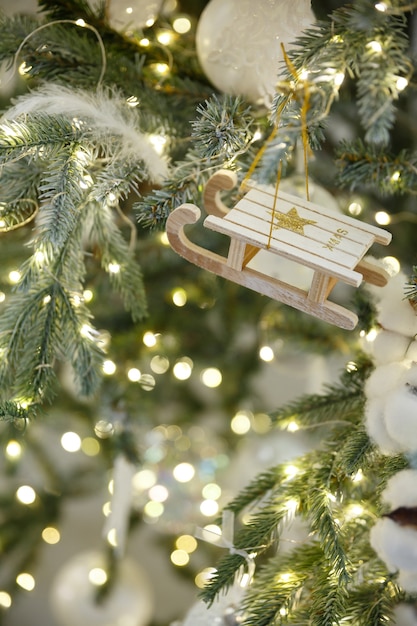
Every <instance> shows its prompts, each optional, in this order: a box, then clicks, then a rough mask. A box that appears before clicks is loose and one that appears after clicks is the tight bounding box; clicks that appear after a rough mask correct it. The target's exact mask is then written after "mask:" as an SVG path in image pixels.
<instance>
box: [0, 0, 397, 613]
mask: <svg viewBox="0 0 417 626" xmlns="http://www.w3.org/2000/svg"><path fill="white" fill-rule="evenodd" d="M375 8H376V9H377V10H379V11H386V10H388V5H387V4H386V3H383V2H382V3H377V4H376V5H375ZM129 11H132V9H129V8H127V9H126V13H128V14H129ZM154 22H155V20H154V19H151V20H149V21H148V22H147V23H146V26H147V27H151V26H153V24H154ZM76 23H77V25H78V26H81V27H82V26H85V23H84V22H83V20H77V22H76ZM191 28H192V22H191V19H190V18H189V17H187V16H185V15H180V16H178V17H176V18H175V19H174V20H173V21H172V29H168V28H166V27H165V28H163V29H160V30H159V31H158V32H157V33H156V42H157V44H155V42H151V41H150V39H148V38H147V37H142V38H141V39H140V40H139V42H138V43H139V46H140V47H142V48H144V49H145V48H147V47H149V46H151V45H160V46H161V47H162V48H163V49H164V50H165V51H166V52H167V54H166V56H167V61H166V62H160V63H156V64H155V65H154V66H153V68H152V69H153V70H154V72H155V75H157V76H160V77H161V79H162V78H163V77H164V76H166V75H167V74H169V72H170V71H171V67H172V62H171V53H170V52H169V46H170V44H172V43H173V42H174V41H175V38H176V37H178V36H181V35H182V34H186V33H188V32H189V31H190V29H191ZM368 45H369V47H370V48H371V49H372V51H373V52H375V53H376V54H378V53H381V52H382V51H383V48H382V46H381V43H380V42H378V41H370V42H369V44H368ZM29 71H30V67H28V66H27V65H26V64H25V63H22V64H21V65H20V67H19V73H20V75H21V76H23V77H24V76H25V75H27V74H28V72H29ZM334 80H335V81H336V82H337V83H338V85H340V84H341V81H342V80H343V78H342V77H341V76H339V75H337V76H336V74H335V77H334ZM407 84H408V80H407V79H406V78H405V77H398V78H397V81H396V88H397V89H398V91H401V90H403V89H405V88H406V87H407ZM138 104H139V102H138V99H137V98H136V97H135V96H131V97H130V98H127V105H128V106H131V107H135V106H137V105H138ZM76 123H77V120H74V124H76ZM8 132H12V131H11V130H10V128H9V129H8ZM16 132H18V131H16ZM149 141H150V142H151V143H152V145H153V146H154V148H155V150H156V151H157V152H158V153H159V154H163V152H164V149H165V147H166V144H167V138H166V137H165V136H163V135H150V136H149ZM77 157H78V158H79V159H80V162H81V163H82V164H83V165H86V163H87V162H88V156H87V155H86V154H85V152H84V151H79V154H78V155H77ZM399 177H400V172H395V173H394V174H393V175H392V178H391V180H392V183H393V184H395V183H397V182H398V180H399ZM79 184H80V187H81V188H83V189H87V188H89V187H90V186H91V185H92V184H93V180H92V178H91V176H89V175H85V176H83V178H82V179H80V182H79ZM107 200H108V203H109V205H113V204H114V203H115V202H116V200H117V198H116V197H115V196H114V195H110V196H109V197H108V199H107ZM2 208H3V207H2V205H1V204H0V228H2V227H3V226H4V222H3V220H1V211H2ZM347 212H348V213H349V214H351V215H352V216H355V217H357V216H359V215H360V214H361V213H362V212H363V206H362V203H361V200H360V199H356V198H355V199H353V200H351V201H350V202H349V204H348V206H347ZM374 220H375V222H376V223H377V224H378V225H381V226H387V225H389V224H390V223H391V220H392V218H391V216H390V215H389V214H388V213H387V212H386V211H382V210H379V211H377V212H375V214H374ZM159 241H160V244H161V245H162V246H167V245H169V244H168V240H167V237H166V235H165V234H161V235H159ZM35 259H36V262H37V263H39V264H40V265H41V264H42V262H43V260H44V257H43V251H42V250H37V251H36V252H35ZM383 262H384V264H385V265H386V267H388V268H389V270H390V272H391V273H392V274H395V273H397V272H399V271H400V263H399V261H398V259H396V258H395V257H385V258H384V259H383ZM107 270H108V271H109V272H110V273H115V274H116V273H118V272H120V271H122V266H121V264H120V263H119V262H118V260H117V259H114V260H113V261H112V263H111V264H109V266H108V268H107ZM20 280H21V274H20V272H19V270H18V269H15V268H13V269H10V270H8V271H7V275H6V276H5V277H4V278H3V282H4V283H5V284H6V283H8V284H9V285H10V286H13V285H16V284H18V283H19V281H20ZM94 297H95V294H94V291H93V289H85V290H84V291H83V293H82V294H75V295H74V298H75V300H76V299H77V298H78V301H79V302H81V301H84V302H86V303H89V302H91V301H92V300H93V299H94ZM170 298H171V301H172V303H173V305H174V306H176V307H186V306H187V302H188V293H187V290H186V288H184V287H183V286H180V285H179V286H178V287H176V288H175V289H173V290H172V291H171V293H170ZM6 302H7V293H6V292H4V291H0V307H1V306H2V305H4V304H5V303H6ZM377 332H378V330H377V329H372V330H371V331H370V332H367V333H365V331H362V332H361V338H362V340H363V341H365V342H368V343H370V342H372V341H373V340H374V339H375V337H376V335H377ZM80 333H82V334H84V335H85V336H89V337H91V338H92V340H96V336H95V333H94V329H93V328H92V327H90V326H88V325H84V326H83V327H82V328H81V329H80ZM110 339H111V338H110V337H107V338H104V339H103V337H101V340H102V341H106V342H107V343H108V344H110ZM141 341H142V343H143V345H144V347H145V349H147V350H148V351H149V371H142V369H143V368H141V367H139V366H138V365H136V364H129V366H128V367H126V365H125V364H124V363H118V362H117V360H116V359H113V358H111V355H109V356H108V358H106V359H105V360H104V362H103V375H104V376H105V377H112V376H115V375H119V376H120V375H121V376H124V377H125V378H126V381H127V382H128V383H129V384H138V385H140V387H141V388H142V390H143V391H145V392H149V393H152V392H153V391H154V390H155V389H157V387H158V384H159V382H158V377H161V376H163V375H165V374H167V373H169V372H171V373H172V376H173V377H174V378H175V379H176V381H177V382H178V383H179V384H180V383H181V382H184V381H186V380H189V379H190V378H191V377H192V376H196V377H198V379H199V381H200V383H201V384H202V385H203V386H205V387H207V388H210V389H215V388H219V387H221V385H222V381H223V376H222V372H221V370H220V369H219V368H218V367H216V366H213V365H208V366H207V367H205V368H203V369H201V370H200V371H197V370H196V368H195V364H194V362H193V359H192V358H191V357H189V356H187V355H184V356H181V357H179V358H176V359H175V360H174V362H171V360H170V358H169V357H168V356H167V355H166V354H164V353H163V352H161V351H160V350H159V347H160V346H161V345H162V337H161V334H160V333H158V332H155V331H154V330H152V329H148V330H146V332H144V334H143V336H142V337H141ZM275 358H276V355H275V352H274V347H273V346H271V345H268V344H267V343H265V345H261V346H260V347H259V359H260V360H261V361H262V362H264V363H271V364H272V363H273V362H274V360H275ZM347 367H348V368H349V367H351V368H354V367H355V364H354V363H353V362H352V363H349V364H348V365H347ZM23 403H24V401H22V404H23ZM270 428H271V420H270V418H269V417H268V416H267V415H266V414H262V413H257V414H256V413H255V414H254V413H252V412H251V411H248V410H246V409H244V410H243V409H242V410H238V411H237V412H236V413H235V414H234V415H233V416H231V418H230V430H231V431H232V433H233V434H234V435H236V436H237V437H239V436H243V435H246V434H248V433H249V432H251V431H252V432H254V433H256V434H265V433H266V432H268V430H269V429H270ZM286 429H287V430H288V431H289V432H296V431H298V430H299V425H298V424H297V422H296V420H295V419H292V420H291V421H290V422H289V423H288V424H287V425H286ZM113 434H114V424H113V423H112V422H111V420H103V419H99V420H98V421H97V423H96V424H95V427H94V436H91V435H88V436H85V437H83V436H82V435H80V434H79V433H77V432H75V431H72V430H71V431H66V432H64V433H62V435H61V437H60V446H61V447H62V449H63V451H65V453H67V454H70V455H77V454H78V455H86V456H87V457H95V456H97V455H99V454H100V451H101V441H102V440H103V439H106V438H108V437H111V436H113ZM205 439H206V433H205V432H204V430H203V428H202V427H200V426H197V425H192V426H190V427H187V430H186V431H185V430H184V429H182V428H180V427H179V426H178V425H160V426H157V427H156V428H154V429H152V431H151V433H150V434H149V438H148V440H149V445H148V446H147V448H146V449H145V451H144V462H143V466H142V467H141V468H140V469H138V471H136V472H135V473H134V475H133V478H132V484H131V489H132V494H131V498H132V508H133V509H134V510H140V511H141V514H142V515H143V520H144V522H145V523H147V524H157V523H159V522H161V520H163V518H164V515H165V513H166V508H167V504H168V502H169V500H170V497H171V494H172V492H173V491H174V490H175V489H177V487H178V486H187V485H191V484H192V483H193V482H195V483H197V484H198V486H199V489H198V490H196V489H195V488H193V492H194V493H195V492H196V491H198V497H197V500H198V510H199V514H200V515H201V516H202V518H203V519H204V520H206V522H207V523H204V526H203V533H206V537H205V538H206V540H207V541H210V542H211V543H215V542H216V537H221V528H220V527H219V526H217V525H216V524H214V523H213V522H212V520H213V519H214V518H215V517H216V516H218V514H219V510H220V508H221V507H220V505H221V502H222V497H223V496H224V493H223V490H222V487H221V485H220V484H219V483H218V482H217V480H216V473H217V472H218V471H219V470H221V469H223V468H224V467H225V466H227V464H228V462H229V459H228V457H227V455H226V454H225V453H223V452H222V451H220V452H219V451H218V450H216V448H215V446H213V445H211V451H210V454H211V456H210V454H209V453H208V452H207V449H205V448H204V446H202V445H201V444H202V442H204V441H205ZM193 444H196V447H198V448H199V449H200V457H199V460H198V461H194V460H193V461H192V462H191V461H188V460H186V461H184V460H181V461H180V460H179V462H177V463H175V464H174V465H173V468H172V470H171V472H170V480H169V481H168V482H167V481H166V482H165V483H164V481H163V480H162V479H161V472H160V471H159V470H160V468H161V466H162V465H163V462H164V459H165V457H166V449H167V448H170V449H174V451H175V452H177V453H178V457H180V456H181V457H182V456H183V454H184V453H187V452H188V451H190V450H191V449H192V448H193ZM207 447H209V446H208V445H207V444H206V448H207ZM5 456H6V458H7V459H8V460H9V461H10V462H13V463H18V462H20V461H21V460H22V458H23V456H24V447H23V446H22V444H21V443H20V442H19V441H17V440H15V439H10V440H9V441H8V442H7V443H6V445H5ZM213 459H214V460H213ZM203 466H204V471H203V470H202V467H203ZM298 471H299V468H297V466H296V465H294V464H292V463H290V464H288V467H287V471H286V474H287V478H288V480H291V478H293V477H294V476H295V475H296V474H297V473H298ZM363 479H364V474H363V472H362V470H358V472H356V474H355V475H354V476H353V477H352V481H353V482H354V483H359V482H361V481H362V480H363ZM113 487H114V483H113V481H112V479H110V481H109V484H108V490H109V499H108V500H106V502H105V503H104V504H103V516H105V517H107V516H108V515H109V514H110V512H111V496H112V491H113ZM328 497H329V502H334V503H335V502H336V499H335V496H334V495H333V494H331V493H329V494H328ZM16 498H17V500H18V501H19V503H20V504H21V505H22V506H28V507H30V506H36V501H37V498H38V495H37V492H36V489H35V488H34V487H33V486H32V485H30V484H20V485H18V486H17V487H16ZM287 507H288V511H289V513H291V514H294V513H295V512H296V510H297V507H298V502H296V501H293V500H291V501H288V503H287ZM363 514H364V509H363V507H362V505H360V504H357V503H353V504H349V505H348V506H347V507H346V510H345V511H344V518H345V520H349V519H352V518H353V517H357V516H361V515H363ZM242 521H243V523H245V518H243V520H242ZM341 523H342V522H341ZM41 538H42V540H43V541H44V542H45V543H46V544H49V545H55V544H57V543H59V541H60V540H61V535H60V531H59V529H58V528H56V527H55V526H46V527H45V528H44V529H43V530H42V531H41ZM107 542H108V543H109V545H111V546H113V547H115V546H116V545H117V537H116V536H115V533H114V532H113V529H112V530H110V531H109V533H108V535H107ZM197 548H198V541H197V539H196V538H195V536H193V535H192V534H187V533H185V534H178V533H177V535H176V537H175V540H174V543H173V549H172V551H171V553H170V555H169V558H170V561H171V563H172V565H173V566H175V567H186V566H188V565H189V564H190V561H191V559H192V554H193V553H194V552H195V551H196V550H197ZM214 571H215V569H214V568H212V567H206V568H204V569H202V570H200V571H198V572H197V573H196V575H195V584H196V586H197V587H199V588H202V587H203V586H204V585H205V583H206V582H207V580H208V578H209V577H210V576H211V575H212V574H213V572H214ZM291 576H292V574H291V573H288V574H285V573H284V574H282V575H281V577H282V579H283V580H287V581H288V580H289V579H290V578H289V577H291ZM90 581H91V582H92V584H94V585H97V586H100V585H103V584H105V582H106V581H107V573H106V572H105V571H104V570H103V569H101V568H94V570H92V571H91V573H90ZM16 583H17V585H18V586H19V587H20V588H22V589H23V590H25V591H28V592H30V591H33V590H34V589H35V586H36V581H35V576H34V574H33V572H29V571H22V572H19V573H18V575H17V577H16ZM11 605H12V597H11V595H10V594H9V593H8V592H7V591H4V590H1V589H0V606H1V607H3V608H9V607H10V606H11ZM285 614H286V609H285V607H283V608H282V610H281V615H285Z"/></svg>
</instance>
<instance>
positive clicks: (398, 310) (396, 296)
mask: <svg viewBox="0 0 417 626" xmlns="http://www.w3.org/2000/svg"><path fill="white" fill-rule="evenodd" d="M406 282H407V278H406V277H405V275H404V274H403V273H402V272H400V273H399V274H397V275H396V276H393V277H392V278H390V280H389V281H388V284H387V285H386V286H385V287H383V289H381V290H380V292H379V296H378V298H379V302H378V304H377V309H378V315H377V317H378V322H379V323H380V324H381V326H382V327H383V328H385V329H386V330H392V331H394V332H397V333H400V334H402V335H405V336H406V337H414V335H416V333H417V315H416V312H415V311H414V309H413V307H412V306H411V304H410V302H409V300H407V299H405V298H404V295H405V285H406Z"/></svg>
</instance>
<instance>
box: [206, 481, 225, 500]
mask: <svg viewBox="0 0 417 626" xmlns="http://www.w3.org/2000/svg"><path fill="white" fill-rule="evenodd" d="M201 495H202V496H203V498H206V499H209V500H218V499H219V498H220V496H221V495H222V488H221V487H220V485H217V484H216V483H208V484H207V485H204V487H203V489H202V491H201Z"/></svg>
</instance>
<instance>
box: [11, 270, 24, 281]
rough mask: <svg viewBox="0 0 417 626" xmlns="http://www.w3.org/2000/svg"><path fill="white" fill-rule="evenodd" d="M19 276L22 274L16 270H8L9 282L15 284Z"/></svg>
mask: <svg viewBox="0 0 417 626" xmlns="http://www.w3.org/2000/svg"><path fill="white" fill-rule="evenodd" d="M21 278H22V275H21V273H20V272H19V271H18V270H12V271H11V272H9V282H10V283H12V285H16V284H17V283H18V282H19V281H20V279H21Z"/></svg>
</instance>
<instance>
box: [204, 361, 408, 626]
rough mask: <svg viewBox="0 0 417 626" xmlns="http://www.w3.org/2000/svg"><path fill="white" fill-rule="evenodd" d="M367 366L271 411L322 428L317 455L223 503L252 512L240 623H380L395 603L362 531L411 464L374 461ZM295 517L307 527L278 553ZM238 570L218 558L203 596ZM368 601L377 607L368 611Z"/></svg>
mask: <svg viewBox="0 0 417 626" xmlns="http://www.w3.org/2000/svg"><path fill="white" fill-rule="evenodd" d="M371 369H372V365H371V363H370V362H369V361H367V360H366V359H364V360H361V359H358V364H357V365H356V366H355V367H351V368H349V369H348V370H346V371H344V372H343V373H342V375H341V379H340V383H339V384H337V385H332V386H330V387H328V388H327V391H326V392H325V393H323V394H322V395H310V396H304V397H302V398H301V399H300V400H299V401H297V402H296V403H290V404H289V405H288V406H287V407H284V408H283V409H281V410H280V411H279V412H277V413H275V415H274V417H275V423H276V424H277V425H279V426H280V427H282V428H286V426H287V425H288V423H289V421H290V420H292V421H293V420H296V422H297V423H298V424H299V425H300V426H301V428H308V427H311V426H315V427H319V426H322V429H321V432H322V434H323V439H322V442H321V444H320V447H319V449H316V450H312V451H311V452H308V453H307V454H306V455H304V456H303V457H300V458H298V459H297V460H295V461H294V462H293V463H294V464H295V466H296V468H297V469H296V472H294V471H293V469H291V472H290V473H288V471H286V465H285V464H282V465H279V466H277V467H275V468H272V469H271V470H268V471H267V472H264V473H262V474H261V475H259V476H257V477H256V478H255V479H254V480H253V482H252V483H251V484H250V485H249V486H248V487H247V488H246V489H243V490H242V492H241V493H240V494H238V495H237V496H236V498H235V499H234V500H233V501H232V502H231V503H230V504H229V505H228V506H227V508H228V509H230V510H232V511H233V512H234V513H235V514H236V515H240V514H242V513H244V512H245V511H251V517H250V520H249V522H248V523H246V524H245V525H243V526H242V527H241V528H240V530H239V531H238V532H237V534H236V540H235V547H236V548H239V549H244V550H246V551H247V552H251V551H255V552H256V553H257V555H258V556H257V560H259V565H258V570H257V572H256V576H255V579H254V582H253V584H252V585H251V587H250V588H249V590H248V592H247V594H246V596H245V598H244V601H243V617H244V619H243V624H244V625H245V626H261V625H262V626H272V625H276V624H300V623H309V624H314V625H315V626H334V624H339V623H340V624H341V623H343V621H344V620H345V619H346V618H347V617H348V616H351V615H354V619H355V621H354V622H352V623H354V624H355V626H359V625H362V624H363V625H365V624H368V625H370V624H372V626H382V625H383V624H386V623H388V619H389V615H390V613H391V612H392V609H393V607H394V606H395V604H396V603H397V602H398V601H399V598H400V595H399V591H398V589H397V588H396V586H395V584H394V582H393V578H392V576H390V575H389V574H388V573H387V572H386V570H385V569H384V567H383V566H382V565H381V563H380V561H379V559H377V558H376V555H375V554H374V552H373V550H372V548H371V547H370V545H369V536H368V532H369V525H370V524H371V523H372V520H373V519H374V518H375V515H376V514H377V513H378V512H379V508H380V503H379V496H380V492H381V491H382V489H383V486H384V485H385V483H386V481H387V480H388V478H389V477H390V476H391V475H392V474H393V473H395V472H396V471H399V469H401V468H404V467H406V466H407V461H406V459H405V458H404V457H402V456H397V457H384V456H383V455H381V454H379V452H378V451H377V450H376V449H375V447H374V446H373V445H372V444H371V442H370V441H369V437H368V435H367V433H366V432H365V430H364V427H363V425H362V414H363V405H364V401H365V397H364V383H365V381H366V378H367V376H368V375H369V373H370V371H371ZM376 477H378V484H379V489H378V490H375V488H374V484H375V480H376ZM359 503H360V506H358V504H359ZM291 512H293V513H294V512H295V515H296V518H299V519H300V520H301V521H302V524H303V528H305V530H304V531H303V532H302V535H303V536H302V538H301V539H298V540H297V541H295V543H294V545H293V547H291V548H288V549H285V550H283V549H282V547H281V537H282V536H283V535H284V536H285V535H286V534H287V533H288V531H289V529H290V528H291V524H290V521H291V519H292V514H291ZM274 522H275V526H274V525H273V523H274ZM274 543H275V545H276V549H277V555H276V556H272V557H271V556H269V557H268V556H267V558H266V560H265V556H264V557H260V555H261V554H262V553H265V551H266V550H268V549H269V555H270V553H271V550H270V549H271V547H272V546H273V545H274ZM284 545H285V544H284ZM267 554H268V553H267ZM242 564H244V560H243V558H242V557H239V556H238V555H232V554H230V555H227V556H225V557H223V559H221V561H220V563H219V569H218V572H217V574H216V575H215V576H214V578H213V579H212V580H211V581H210V583H209V584H208V586H207V588H206V589H205V590H204V591H203V597H204V599H205V600H206V601H207V602H212V601H213V599H214V597H215V595H216V594H217V593H219V591H220V590H221V589H223V588H227V587H228V586H230V585H231V584H232V583H233V580H234V577H235V576H236V574H237V573H238V571H239V569H240V568H241V566H242ZM376 579H377V580H378V581H379V582H378V583H377V582H376ZM393 590H394V591H395V592H394V591H393ZM372 594H375V596H374V597H375V601H374V602H373V603H372V604H369V598H370V597H371V596H372ZM303 616H304V617H303ZM303 619H304V620H305V621H303Z"/></svg>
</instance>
